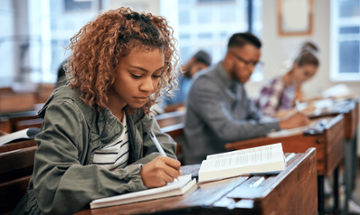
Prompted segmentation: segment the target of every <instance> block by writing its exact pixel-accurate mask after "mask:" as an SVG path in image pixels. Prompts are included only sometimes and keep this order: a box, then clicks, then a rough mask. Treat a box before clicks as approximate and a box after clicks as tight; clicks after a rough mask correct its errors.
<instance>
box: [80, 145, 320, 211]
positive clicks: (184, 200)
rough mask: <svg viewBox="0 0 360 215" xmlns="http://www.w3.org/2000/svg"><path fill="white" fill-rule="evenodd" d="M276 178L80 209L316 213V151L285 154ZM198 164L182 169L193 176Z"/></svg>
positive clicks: (224, 183)
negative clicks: (98, 207) (281, 167)
mask: <svg viewBox="0 0 360 215" xmlns="http://www.w3.org/2000/svg"><path fill="white" fill-rule="evenodd" d="M285 156H286V164H287V167H286V169H285V170H284V171H282V172H281V173H280V174H278V175H271V176H266V175H257V176H238V177H233V178H228V179H223V180H219V181H214V182H208V183H200V184H199V183H198V184H197V187H196V188H193V189H192V190H190V191H188V192H187V193H186V194H185V195H183V196H175V197H169V198H164V199H157V200H151V201H146V202H139V203H132V204H127V205H119V206H112V207H107V208H100V209H93V210H83V211H81V212H79V213H77V215H90V214H91V215H97V214H148V213H151V214H269V215H270V214H308V215H311V214H314V215H315V214H317V197H316V190H317V188H316V187H317V185H316V150H315V149H314V148H311V149H308V150H307V151H306V152H304V153H297V154H294V153H288V154H286V155H285ZM199 168H200V164H196V165H189V166H182V167H181V170H182V172H183V173H184V174H197V172H198V170H199Z"/></svg>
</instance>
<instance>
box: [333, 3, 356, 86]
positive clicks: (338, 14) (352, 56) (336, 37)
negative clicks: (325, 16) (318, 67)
mask: <svg viewBox="0 0 360 215" xmlns="http://www.w3.org/2000/svg"><path fill="white" fill-rule="evenodd" d="M330 27H331V65H330V77H331V80H333V81H360V0H332V1H331V26H330Z"/></svg>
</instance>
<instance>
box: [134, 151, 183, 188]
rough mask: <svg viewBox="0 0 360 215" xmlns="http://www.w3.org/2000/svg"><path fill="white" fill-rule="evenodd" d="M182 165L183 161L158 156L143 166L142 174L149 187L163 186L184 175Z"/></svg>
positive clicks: (145, 183)
mask: <svg viewBox="0 0 360 215" xmlns="http://www.w3.org/2000/svg"><path fill="white" fill-rule="evenodd" d="M180 166H181V163H180V162H179V161H177V160H174V159H172V158H168V157H163V156H158V157H156V158H155V159H154V160H152V161H151V162H149V163H147V164H145V165H144V166H142V168H141V170H140V176H141V179H142V181H143V183H144V185H145V186H146V187H147V188H153V187H161V186H165V185H166V184H167V183H169V182H173V181H174V179H175V178H178V177H179V175H182V173H181V171H180Z"/></svg>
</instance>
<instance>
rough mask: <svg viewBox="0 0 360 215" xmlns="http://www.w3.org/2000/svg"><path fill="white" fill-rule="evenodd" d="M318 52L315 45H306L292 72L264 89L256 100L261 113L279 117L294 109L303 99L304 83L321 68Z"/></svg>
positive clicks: (296, 59)
mask: <svg viewBox="0 0 360 215" xmlns="http://www.w3.org/2000/svg"><path fill="white" fill-rule="evenodd" d="M316 52H318V48H317V47H316V46H315V45H314V44H313V43H310V42H307V43H305V44H304V45H303V48H302V50H301V51H300V53H299V54H298V56H297V57H296V58H295V60H294V62H293V65H292V67H291V68H290V70H288V72H286V73H285V74H284V75H282V76H279V77H276V78H274V79H272V80H270V81H269V82H268V83H267V84H266V85H264V86H263V87H262V89H261V91H260V95H259V98H258V99H257V100H255V105H256V106H257V107H258V108H259V111H261V112H262V113H263V114H265V115H267V116H271V117H279V116H281V115H283V114H282V112H284V111H286V110H289V109H291V108H293V107H294V104H295V101H296V100H297V99H301V97H302V96H301V95H302V94H301V85H302V83H304V82H305V81H307V80H309V79H310V78H312V77H313V76H314V75H315V73H316V71H317V69H318V67H319V59H318V58H317V56H316Z"/></svg>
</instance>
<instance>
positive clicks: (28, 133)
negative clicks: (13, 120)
mask: <svg viewBox="0 0 360 215" xmlns="http://www.w3.org/2000/svg"><path fill="white" fill-rule="evenodd" d="M39 132H40V128H26V129H23V130H20V131H17V132H13V133H10V134H7V135H4V136H2V137H0V146H2V145H5V144H7V143H10V142H12V141H15V140H21V139H34V138H35V136H36V135H37V134H38V133H39Z"/></svg>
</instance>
